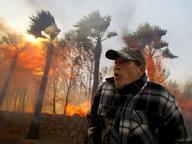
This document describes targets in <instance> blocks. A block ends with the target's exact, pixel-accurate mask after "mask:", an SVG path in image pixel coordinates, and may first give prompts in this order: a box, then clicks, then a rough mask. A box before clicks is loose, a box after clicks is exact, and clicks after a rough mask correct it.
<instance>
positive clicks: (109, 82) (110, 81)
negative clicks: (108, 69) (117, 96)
mask: <svg viewBox="0 0 192 144" xmlns="http://www.w3.org/2000/svg"><path fill="white" fill-rule="evenodd" d="M114 84H115V80H114V77H108V78H106V79H105V80H103V81H102V82H101V83H100V84H99V87H102V86H104V85H114Z"/></svg>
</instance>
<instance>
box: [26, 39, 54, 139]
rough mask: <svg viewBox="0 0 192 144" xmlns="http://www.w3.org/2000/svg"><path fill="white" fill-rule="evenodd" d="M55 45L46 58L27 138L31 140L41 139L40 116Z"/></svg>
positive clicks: (50, 47) (50, 48)
mask: <svg viewBox="0 0 192 144" xmlns="http://www.w3.org/2000/svg"><path fill="white" fill-rule="evenodd" d="M53 48H54V47H53V43H52V42H51V43H49V44H48V47H47V57H46V64H45V68H44V73H43V77H42V80H41V83H40V87H39V92H38V97H37V103H36V106H35V111H34V113H33V118H32V122H31V126H30V128H29V131H28V134H27V138H29V139H38V138H39V128H40V114H41V110H42V106H43V99H44V94H45V89H46V85H47V81H48V74H49V69H50V66H51V59H52V56H53Z"/></svg>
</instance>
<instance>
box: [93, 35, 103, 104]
mask: <svg viewBox="0 0 192 144" xmlns="http://www.w3.org/2000/svg"><path fill="white" fill-rule="evenodd" d="M101 48H102V45H101V39H100V38H99V39H98V40H97V44H96V47H95V51H94V58H95V67H94V79H93V89H92V98H91V101H92V100H93V97H94V95H95V93H96V90H97V87H98V85H99V65H100V57H101V50H102V49H101Z"/></svg>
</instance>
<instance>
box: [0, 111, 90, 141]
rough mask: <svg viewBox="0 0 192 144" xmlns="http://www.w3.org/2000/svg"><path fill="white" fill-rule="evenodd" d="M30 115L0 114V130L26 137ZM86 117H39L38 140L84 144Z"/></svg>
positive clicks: (43, 115) (46, 115)
mask: <svg viewBox="0 0 192 144" xmlns="http://www.w3.org/2000/svg"><path fill="white" fill-rule="evenodd" d="M31 119H32V114H30V113H18V112H17V113H15V112H0V125H1V126H0V128H1V129H4V130H6V131H8V132H9V133H11V134H16V135H21V136H23V137H25V136H26V135H27V132H28V129H29V126H30V123H31ZM86 133H87V120H86V117H80V116H78V115H75V116H64V115H50V114H42V115H41V124H40V138H43V137H44V138H46V137H49V138H50V139H51V138H54V139H55V138H56V139H57V141H61V142H63V144H85V143H86V140H87V137H86Z"/></svg>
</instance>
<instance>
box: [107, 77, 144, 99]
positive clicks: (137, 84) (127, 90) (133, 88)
mask: <svg viewBox="0 0 192 144" xmlns="http://www.w3.org/2000/svg"><path fill="white" fill-rule="evenodd" d="M106 81H108V82H111V83H113V84H114V83H115V81H114V77H111V78H108V79H106ZM146 82H147V76H146V74H144V75H143V76H142V77H141V78H140V79H138V80H136V81H134V82H132V83H130V84H128V85H125V86H124V87H123V88H122V89H117V91H118V92H119V93H120V94H121V95H127V94H133V95H134V94H136V93H137V92H138V91H139V90H140V89H141V88H142V86H143V85H144V84H145V83H146Z"/></svg>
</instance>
